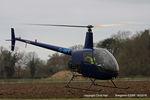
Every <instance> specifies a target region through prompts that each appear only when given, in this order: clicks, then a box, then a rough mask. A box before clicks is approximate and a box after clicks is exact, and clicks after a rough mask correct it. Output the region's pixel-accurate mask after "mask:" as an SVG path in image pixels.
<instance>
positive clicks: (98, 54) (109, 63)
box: [94, 48, 119, 71]
mask: <svg viewBox="0 0 150 100" xmlns="http://www.w3.org/2000/svg"><path fill="white" fill-rule="evenodd" d="M94 57H95V59H96V60H95V64H96V65H97V66H98V67H99V68H101V69H104V70H107V71H119V67H118V63H117V61H116V59H115V58H114V56H113V55H112V54H111V53H110V52H109V51H107V50H106V49H102V48H95V50H94Z"/></svg>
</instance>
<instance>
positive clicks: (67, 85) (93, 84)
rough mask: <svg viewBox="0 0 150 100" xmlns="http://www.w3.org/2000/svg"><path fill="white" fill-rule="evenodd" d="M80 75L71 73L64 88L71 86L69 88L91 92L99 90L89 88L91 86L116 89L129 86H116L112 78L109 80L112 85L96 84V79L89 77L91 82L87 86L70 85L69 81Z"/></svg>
mask: <svg viewBox="0 0 150 100" xmlns="http://www.w3.org/2000/svg"><path fill="white" fill-rule="evenodd" d="M78 76H81V75H75V74H73V76H72V78H71V79H70V80H69V81H68V82H67V84H66V86H65V87H66V88H71V89H78V90H86V91H93V92H100V91H101V90H94V89H91V87H92V86H101V87H108V88H117V89H128V88H129V87H118V86H116V84H115V83H114V82H113V80H111V82H112V84H113V86H109V85H101V84H96V83H95V81H96V79H90V81H91V84H90V86H89V87H88V88H79V87H73V86H70V83H71V81H73V80H74V79H75V78H76V77H78Z"/></svg>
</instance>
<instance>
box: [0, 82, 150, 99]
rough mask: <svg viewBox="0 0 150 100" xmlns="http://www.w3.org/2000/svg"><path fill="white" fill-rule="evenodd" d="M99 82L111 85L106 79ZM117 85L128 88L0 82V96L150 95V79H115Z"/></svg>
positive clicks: (80, 83) (82, 84)
mask: <svg viewBox="0 0 150 100" xmlns="http://www.w3.org/2000/svg"><path fill="white" fill-rule="evenodd" d="M98 83H99V84H105V85H107V84H108V85H111V83H110V82H108V81H102V82H98ZM115 83H116V84H117V85H118V86H121V87H127V86H129V87H130V88H129V89H126V90H124V89H115V88H106V87H97V86H93V88H92V89H102V91H100V92H91V91H84V90H74V89H68V88H65V85H66V83H64V82H23V83H22V82H19V83H18V82H5V83H3V82H1V83H0V98H27V99H29V98H93V97H94V98H95V97H96V98H105V97H110V98H112V97H113V98H120V97H129V98H132V97H138V98H141V97H142V98H148V97H150V81H115ZM71 85H73V86H78V87H88V86H89V85H90V83H89V82H73V83H72V84H71Z"/></svg>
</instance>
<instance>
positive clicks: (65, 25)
mask: <svg viewBox="0 0 150 100" xmlns="http://www.w3.org/2000/svg"><path fill="white" fill-rule="evenodd" d="M30 25H39V26H59V27H79V28H88V26H79V25H56V24H30Z"/></svg>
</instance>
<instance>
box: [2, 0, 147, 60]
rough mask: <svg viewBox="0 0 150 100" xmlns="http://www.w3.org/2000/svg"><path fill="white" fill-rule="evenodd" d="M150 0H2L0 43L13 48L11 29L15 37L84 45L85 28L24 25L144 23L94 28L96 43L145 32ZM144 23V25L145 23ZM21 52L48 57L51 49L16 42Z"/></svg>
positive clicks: (64, 44)
mask: <svg viewBox="0 0 150 100" xmlns="http://www.w3.org/2000/svg"><path fill="white" fill-rule="evenodd" d="M149 10H150V0H0V46H4V47H6V48H8V49H10V43H9V42H6V41H5V39H9V38H10V28H11V27H14V28H15V32H16V36H20V37H21V38H25V39H30V40H35V39H37V40H38V41H40V42H44V43H49V44H53V45H57V46H62V47H70V46H73V45H76V44H84V40H85V32H86V31H87V30H86V29H80V28H59V27H41V26H30V25H25V24H28V23H29V24H30V23H33V24H36V23H45V24H71V25H72V24H73V25H89V24H92V25H103V24H111V23H118V22H136V23H142V24H143V25H133V26H121V27H120V26H119V27H117V26H115V27H104V28H99V29H94V30H93V32H94V42H98V41H100V40H103V39H105V38H108V37H110V36H111V35H112V34H114V33H117V32H118V31H119V30H120V31H132V32H133V33H135V32H136V31H143V30H144V29H149V28H150V26H149V25H146V24H150V11H149ZM144 24H145V25H144ZM16 47H18V48H19V49H20V51H25V52H31V51H35V52H36V53H38V56H39V57H41V58H42V59H47V58H48V55H49V54H52V53H55V52H52V51H50V50H46V49H43V48H39V47H36V46H31V45H28V46H27V48H25V44H24V43H20V42H18V41H17V42H16Z"/></svg>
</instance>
